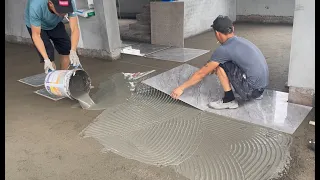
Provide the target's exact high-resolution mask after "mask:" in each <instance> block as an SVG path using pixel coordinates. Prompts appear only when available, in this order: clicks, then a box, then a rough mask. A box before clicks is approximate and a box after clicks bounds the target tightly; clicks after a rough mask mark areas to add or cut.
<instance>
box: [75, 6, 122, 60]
mask: <svg viewBox="0 0 320 180" xmlns="http://www.w3.org/2000/svg"><path fill="white" fill-rule="evenodd" d="M76 6H77V9H88V4H87V0H76ZM94 8H95V14H96V15H95V16H93V17H90V18H83V17H79V26H80V31H81V38H80V42H79V46H78V53H79V54H80V55H83V56H89V57H97V58H103V59H108V60H116V59H118V58H120V47H121V40H120V32H119V24H118V17H117V8H116V1H114V0H94Z"/></svg>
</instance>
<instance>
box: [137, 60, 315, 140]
mask: <svg viewBox="0 0 320 180" xmlns="http://www.w3.org/2000/svg"><path fill="white" fill-rule="evenodd" d="M197 70H198V68H196V67H193V66H191V65H188V64H183V65H181V66H178V67H176V68H173V69H171V70H169V71H166V72H164V73H162V74H159V75H157V76H154V77H152V78H149V79H147V80H145V81H143V83H145V84H147V85H149V86H151V87H153V88H155V89H158V90H160V91H162V92H164V93H166V94H171V92H172V90H173V89H174V88H176V87H177V86H179V85H181V84H182V83H183V82H185V81H186V80H187V79H189V77H190V76H191V75H192V74H193V73H194V72H195V71H197ZM222 96H223V89H222V87H221V85H220V83H219V81H218V79H217V77H216V76H215V75H210V76H207V77H206V78H204V80H203V81H201V82H200V83H198V84H197V85H195V86H193V87H190V88H188V89H186V90H185V92H184V93H183V94H182V96H181V97H180V100H181V101H183V102H185V103H187V104H190V105H191V106H194V107H195V108H198V109H201V110H204V111H208V112H211V113H215V114H218V115H222V116H225V117H230V118H234V119H236V120H240V121H245V122H249V123H253V124H257V125H261V126H264V127H268V128H272V129H274V130H278V131H282V132H285V133H289V134H292V133H294V132H295V130H296V129H297V128H298V127H299V125H300V124H301V122H302V121H303V120H304V118H305V117H306V116H307V115H308V113H309V112H310V110H311V107H307V106H302V105H297V104H292V103H288V102H287V101H288V93H284V92H278V91H272V90H266V91H265V92H264V98H263V99H262V100H252V101H249V102H241V101H239V108H237V109H225V110H214V109H210V108H209V107H208V103H209V102H211V101H215V100H217V99H220V98H221V97H222Z"/></svg>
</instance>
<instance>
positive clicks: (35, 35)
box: [31, 25, 49, 60]
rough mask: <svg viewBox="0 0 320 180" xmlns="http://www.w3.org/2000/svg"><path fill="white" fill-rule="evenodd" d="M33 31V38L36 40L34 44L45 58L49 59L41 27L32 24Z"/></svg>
mask: <svg viewBox="0 0 320 180" xmlns="http://www.w3.org/2000/svg"><path fill="white" fill-rule="evenodd" d="M31 32H32V40H33V42H34V45H35V46H36V48H37V49H38V51H39V52H40V54H41V56H42V57H43V59H45V60H46V59H49V57H48V54H47V51H46V47H45V46H44V43H43V41H42V39H41V27H37V26H33V25H31Z"/></svg>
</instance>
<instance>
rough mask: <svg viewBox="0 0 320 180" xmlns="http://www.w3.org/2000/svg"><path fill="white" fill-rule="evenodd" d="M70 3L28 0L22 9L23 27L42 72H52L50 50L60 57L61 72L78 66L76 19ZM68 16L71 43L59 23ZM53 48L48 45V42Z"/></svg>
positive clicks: (54, 67)
mask: <svg viewBox="0 0 320 180" xmlns="http://www.w3.org/2000/svg"><path fill="white" fill-rule="evenodd" d="M75 10H76V8H75V3H74V0H28V2H27V6H26V9H25V24H26V26H27V29H28V32H29V34H30V36H31V38H32V41H33V43H34V45H35V47H36V50H37V52H38V54H39V56H40V63H44V71H45V73H46V74H47V73H48V72H49V70H51V71H53V70H55V69H56V65H55V63H54V48H55V49H56V50H57V52H58V53H59V54H60V55H61V61H60V63H61V67H60V68H61V70H67V69H68V68H69V65H70V64H71V65H72V66H75V67H77V66H79V65H80V61H79V57H78V55H77V52H76V48H77V46H78V42H79V34H80V33H79V28H78V18H77V15H76V14H75V13H74V12H75ZM67 14H68V18H69V25H70V29H71V39H70V37H69V35H68V34H67V31H66V29H65V26H64V24H63V22H62V20H63V19H64V17H65V16H66V15H67ZM50 40H51V41H52V42H53V44H52V43H51V41H50Z"/></svg>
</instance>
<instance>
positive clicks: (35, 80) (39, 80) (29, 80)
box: [18, 73, 46, 87]
mask: <svg viewBox="0 0 320 180" xmlns="http://www.w3.org/2000/svg"><path fill="white" fill-rule="evenodd" d="M45 78H46V74H45V73H41V74H36V75H33V76H29V77H25V78H23V79H19V80H18V81H19V82H21V83H24V84H28V85H29V86H33V87H39V86H42V85H43V84H44V80H45Z"/></svg>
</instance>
